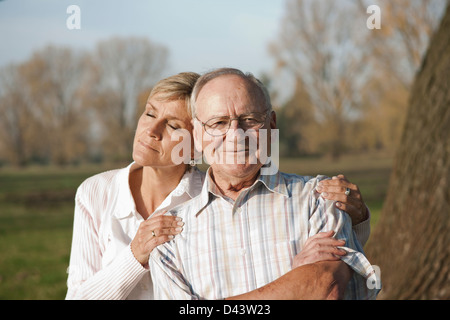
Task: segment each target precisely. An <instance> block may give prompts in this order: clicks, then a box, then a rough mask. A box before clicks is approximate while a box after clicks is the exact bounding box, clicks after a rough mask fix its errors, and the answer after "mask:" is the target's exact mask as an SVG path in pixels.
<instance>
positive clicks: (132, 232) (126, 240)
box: [66, 72, 369, 299]
mask: <svg viewBox="0 0 450 320" xmlns="http://www.w3.org/2000/svg"><path fill="white" fill-rule="evenodd" d="M198 77H199V75H198V74H196V73H190V72H186V73H180V74H177V75H175V76H172V77H169V78H167V79H164V80H161V81H160V82H159V83H158V84H157V85H156V86H155V87H154V88H153V90H152V92H151V93H150V96H149V98H148V101H147V104H146V107H145V110H144V112H143V114H142V115H141V117H140V118H139V122H138V125H137V129H136V134H135V138H134V144H133V160H134V162H133V163H131V164H130V165H129V166H128V167H126V168H123V169H118V170H112V171H107V172H104V173H100V174H98V175H95V176H93V177H90V178H88V179H87V180H86V181H84V182H83V183H82V184H81V185H80V187H79V188H78V190H77V194H76V198H75V215H74V230H73V240H72V249H71V257H70V266H69V270H68V273H69V276H68V281H67V285H68V291H67V296H66V299H152V298H153V285H152V281H151V276H150V272H149V268H148V261H149V254H150V252H151V251H152V250H153V249H154V248H155V247H156V246H158V245H159V244H161V243H164V242H166V241H169V240H171V239H173V238H174V237H175V236H176V235H177V234H179V233H180V232H181V231H182V228H183V221H181V220H180V219H179V218H177V217H173V216H165V215H164V213H165V212H166V211H168V210H170V209H171V208H173V207H175V206H177V205H180V204H182V203H183V202H185V201H187V200H189V199H191V198H193V197H195V196H196V195H198V194H199V193H200V190H201V187H202V184H203V180H204V173H203V172H201V171H199V170H198V169H197V168H195V167H193V168H191V167H190V166H189V165H187V164H185V163H186V162H185V163H180V164H175V163H173V161H172V159H171V153H172V149H173V148H174V147H175V146H176V145H177V144H178V143H179V142H178V141H172V139H171V136H172V134H173V133H174V132H176V131H177V130H178V129H184V130H187V131H189V132H192V123H191V120H192V119H191V116H190V110H189V98H190V95H191V92H192V89H193V87H194V84H195V82H196V81H197V79H198ZM183 156H184V157H187V158H188V159H190V158H191V157H192V155H183ZM346 188H352V189H354V190H355V192H352V194H355V196H354V197H352V198H349V197H343V196H344V191H345V190H346ZM325 191H328V197H329V198H330V199H334V200H340V202H338V203H339V204H340V205H341V206H342V207H341V208H343V209H344V210H347V212H349V213H350V215H351V217H352V220H353V221H354V223H355V222H360V221H361V220H365V221H364V222H363V223H360V224H359V225H357V226H355V231H356V233H357V234H359V235H360V239H361V242H363V243H364V242H365V241H366V240H367V238H368V233H369V232H368V225H369V220H368V219H367V217H365V216H366V215H367V213H366V208H365V206H364V205H363V202H362V199H361V196H360V193H359V190H358V188H357V186H355V185H352V184H350V182H348V181H347V180H345V178H342V177H341V178H335V179H333V180H328V182H327V183H325V184H324V185H323V188H322V190H320V192H325ZM360 208H362V209H360ZM358 228H359V229H358ZM331 236H332V234H331V233H330V234H319V235H316V236H314V237H311V238H310V239H309V241H308V243H309V245H306V246H305V248H304V250H303V251H302V252H301V253H300V254H299V255H298V256H297V258H296V259H297V260H298V261H302V262H303V263H304V264H306V263H312V262H315V261H318V260H326V259H335V258H336V255H340V254H344V253H343V252H342V251H340V250H339V249H337V248H336V247H337V246H339V245H340V242H339V241H338V240H336V239H333V238H332V237H331ZM314 244H321V245H320V246H316V245H314ZM318 248H319V249H318Z"/></svg>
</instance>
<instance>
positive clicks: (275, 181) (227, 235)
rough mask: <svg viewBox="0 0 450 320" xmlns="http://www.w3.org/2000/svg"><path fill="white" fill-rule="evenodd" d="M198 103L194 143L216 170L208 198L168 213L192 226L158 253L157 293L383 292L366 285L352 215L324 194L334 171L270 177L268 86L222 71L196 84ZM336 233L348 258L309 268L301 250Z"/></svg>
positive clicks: (368, 269) (301, 295)
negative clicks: (266, 157)
mask: <svg viewBox="0 0 450 320" xmlns="http://www.w3.org/2000/svg"><path fill="white" fill-rule="evenodd" d="M191 105H192V106H191V107H192V113H193V119H194V140H195V144H196V147H197V148H198V149H199V150H200V151H203V152H204V153H205V156H206V159H207V161H208V162H209V163H210V168H209V169H208V172H207V176H206V180H205V183H204V185H203V189H202V191H201V193H200V195H199V196H197V197H196V198H194V199H192V200H191V201H189V202H188V203H186V204H184V205H182V206H180V207H178V208H175V209H173V210H171V211H170V213H169V214H173V215H178V216H179V217H181V218H182V219H183V221H184V222H185V229H184V230H183V232H182V233H181V234H180V235H179V236H177V237H176V238H175V239H174V240H173V241H170V242H168V243H166V244H164V245H161V246H159V247H158V248H157V249H156V250H154V251H153V252H152V254H151V255H150V258H151V260H152V262H153V263H151V264H150V266H151V274H152V278H153V282H154V286H155V296H156V298H160V299H224V298H230V299H232V298H236V299H240V298H241V299H326V298H348V299H367V298H374V297H376V294H377V290H369V288H368V286H367V285H366V282H367V279H368V278H369V277H373V273H374V269H373V268H372V266H371V265H370V263H369V261H367V259H366V257H365V256H364V255H363V253H362V248H361V245H360V244H359V242H358V241H357V240H356V239H355V235H354V233H353V232H352V224H351V220H350V218H349V217H348V215H346V214H345V213H343V212H342V211H339V210H338V209H337V208H336V207H335V206H334V205H333V203H332V202H331V201H327V200H324V199H323V198H322V197H320V195H319V194H318V193H317V191H316V188H317V187H318V184H319V183H320V181H321V180H323V179H325V178H326V177H323V176H318V177H316V178H311V177H303V176H297V175H291V174H285V173H281V172H276V173H275V174H272V175H265V174H262V170H261V169H262V167H263V165H264V163H263V162H262V161H260V160H261V159H260V158H261V154H262V153H263V152H264V151H267V149H269V147H268V144H270V139H267V144H266V145H260V144H258V141H261V139H259V135H260V134H262V133H264V132H266V131H265V130H267V132H268V137H270V131H271V130H273V129H276V116H275V112H273V111H272V108H271V103H270V99H269V96H268V94H267V91H266V89H265V88H264V86H263V85H262V84H261V83H260V82H259V81H258V80H257V79H256V78H254V77H253V76H252V75H250V74H243V73H242V72H240V71H239V70H236V69H218V70H215V71H212V72H210V73H207V74H205V75H203V76H202V77H201V78H200V79H199V80H198V81H197V84H196V86H195V88H194V91H193V94H192V97H191ZM239 129H240V130H239ZM243 132H245V136H244V137H243ZM242 141H246V142H247V143H242ZM249 141H253V142H255V143H256V148H251V147H249ZM262 141H264V140H262ZM264 148H267V149H264ZM327 231H328V232H331V233H334V234H335V238H336V239H341V240H342V242H341V244H342V246H341V247H340V248H341V249H343V250H345V251H346V254H345V255H343V256H339V257H340V259H334V260H335V261H320V262H316V263H311V264H306V265H301V263H299V261H298V260H296V256H297V254H298V253H299V252H300V251H301V250H302V249H304V248H305V245H306V243H307V239H308V238H309V237H312V236H314V235H317V234H319V233H320V232H327Z"/></svg>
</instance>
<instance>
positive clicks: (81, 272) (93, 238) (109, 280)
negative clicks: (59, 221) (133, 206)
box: [66, 185, 149, 300]
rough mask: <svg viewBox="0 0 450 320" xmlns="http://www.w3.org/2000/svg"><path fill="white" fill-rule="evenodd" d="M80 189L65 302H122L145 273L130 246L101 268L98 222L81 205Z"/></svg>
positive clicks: (76, 204)
mask: <svg viewBox="0 0 450 320" xmlns="http://www.w3.org/2000/svg"><path fill="white" fill-rule="evenodd" d="M82 190H83V185H82V186H80V188H78V190H77V194H76V197H75V214H74V226H73V238H72V249H71V254H70V264H69V269H68V274H69V275H68V280H67V288H68V290H67V295H66V299H67V300H72V299H77V300H78V299H125V298H126V297H127V296H128V294H129V293H130V292H131V290H132V289H133V288H134V287H135V286H136V284H137V283H138V282H139V280H140V279H141V278H142V276H143V274H144V273H145V272H149V270H148V269H145V268H144V267H142V265H141V264H140V263H139V262H138V261H137V260H136V259H135V258H134V256H133V253H132V252H131V248H130V246H128V247H126V248H125V249H123V250H122V251H121V252H120V254H119V255H118V256H117V257H116V258H115V259H114V261H113V262H112V263H111V264H109V265H108V266H107V267H105V268H102V261H101V258H102V251H101V249H100V244H99V234H98V227H99V226H98V224H99V221H97V219H96V217H95V216H94V215H93V213H92V212H90V210H88V209H87V208H86V205H85V203H83V194H84V193H83V191H82ZM86 191H88V190H86Z"/></svg>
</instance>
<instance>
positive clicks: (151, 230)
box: [131, 213, 184, 267]
mask: <svg viewBox="0 0 450 320" xmlns="http://www.w3.org/2000/svg"><path fill="white" fill-rule="evenodd" d="M163 214H164V213H161V214H159V215H155V216H153V217H151V218H150V219H148V220H145V221H144V222H142V223H141V224H140V225H139V229H138V231H137V233H136V236H135V237H134V239H133V241H131V251H132V252H133V255H134V257H135V258H136V260H137V261H139V262H140V263H141V264H142V265H143V266H144V267H145V266H147V264H148V257H149V255H150V253H151V252H152V250H153V249H154V248H156V247H157V246H159V245H160V244H162V243H164V242H167V241H170V240H172V239H173V238H174V237H175V235H177V234H179V233H180V232H181V231H182V230H183V228H182V227H183V225H184V223H183V222H182V221H181V218H179V217H174V216H165V215H163Z"/></svg>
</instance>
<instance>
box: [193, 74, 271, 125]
mask: <svg viewBox="0 0 450 320" xmlns="http://www.w3.org/2000/svg"><path fill="white" fill-rule="evenodd" d="M224 75H237V76H239V77H241V78H242V79H244V80H247V81H248V82H249V83H250V84H253V85H254V86H255V87H256V90H258V91H259V93H261V94H262V96H263V97H264V103H265V107H266V109H268V110H269V111H271V110H272V103H271V102H270V95H269V92H268V91H267V88H266V87H265V85H264V84H263V83H262V82H261V81H260V80H259V79H257V78H256V77H255V76H254V75H253V74H252V73H250V72H247V73H244V72H242V71H241V70H238V69H234V68H219V69H215V70H212V71H210V72H207V73H205V74H203V75H202V76H201V77H200V78H199V79H198V80H197V82H196V83H195V86H194V89H193V90H192V94H191V103H190V106H191V112H192V118H195V116H196V115H197V113H196V109H197V108H196V101H197V97H198V95H199V93H200V91H201V90H202V88H203V87H204V86H205V84H207V83H208V82H209V81H211V80H213V79H215V78H218V77H220V76H224Z"/></svg>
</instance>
